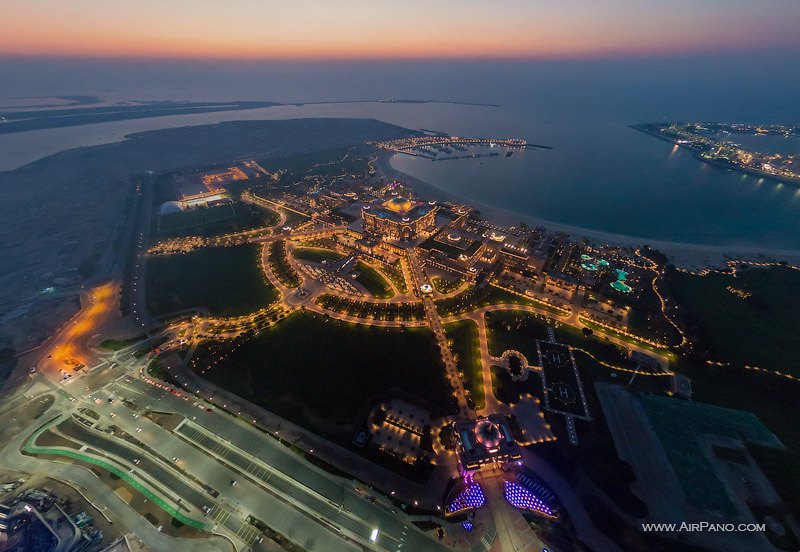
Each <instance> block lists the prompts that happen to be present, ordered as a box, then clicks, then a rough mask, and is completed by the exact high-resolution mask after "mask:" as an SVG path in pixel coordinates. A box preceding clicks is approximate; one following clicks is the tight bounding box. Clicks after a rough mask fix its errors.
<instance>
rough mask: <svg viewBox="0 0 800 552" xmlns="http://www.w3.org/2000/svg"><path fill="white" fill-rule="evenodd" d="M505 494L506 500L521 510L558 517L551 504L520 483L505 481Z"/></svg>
mask: <svg viewBox="0 0 800 552" xmlns="http://www.w3.org/2000/svg"><path fill="white" fill-rule="evenodd" d="M503 487H504V489H503V490H504V494H505V497H506V500H507V501H508V503H509V504H511V505H512V506H513V507H514V508H518V509H520V510H530V511H532V512H536V513H538V514H543V515H545V516H549V517H556V516H557V515H558V514H557V512H556V510H554V509H553V508H552V507H551V506H550V505H548V504H547V503H546V502H545V501H544V500H542V499H541V498H539V497H538V496H537V495H536V494H535V493H533V492H532V491H530V490H528V489H526V488H525V487H523V486H522V485H520V484H519V483H515V482H513V481H503Z"/></svg>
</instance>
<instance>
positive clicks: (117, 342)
mask: <svg viewBox="0 0 800 552" xmlns="http://www.w3.org/2000/svg"><path fill="white" fill-rule="evenodd" d="M145 337H147V336H146V335H144V334H141V335H137V336H136V337H131V338H130V339H106V340H103V341H102V342H101V343H100V345H98V347H100V348H101V349H105V350H107V351H119V350H120V349H124V348H125V347H130V346H131V345H133V344H134V343H138V342H139V341H141V340H142V339H144V338H145Z"/></svg>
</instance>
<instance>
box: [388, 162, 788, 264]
mask: <svg viewBox="0 0 800 552" xmlns="http://www.w3.org/2000/svg"><path fill="white" fill-rule="evenodd" d="M394 155H395V154H394V153H393V152H387V151H380V152H378V154H377V160H376V166H377V168H378V169H379V170H380V171H381V172H382V173H383V174H384V176H386V177H387V178H390V179H392V178H394V179H398V180H403V181H405V182H408V183H409V184H411V185H412V186H413V188H414V189H415V190H416V191H417V193H419V194H420V195H421V196H422V197H424V198H426V199H434V200H436V201H453V202H456V203H463V204H467V205H470V206H472V207H473V208H475V209H477V210H478V211H480V212H481V215H482V216H483V217H484V218H486V219H489V220H491V221H492V222H497V223H499V224H503V225H507V226H508V225H516V224H519V223H520V222H525V224H528V225H529V226H544V227H545V228H547V229H548V230H551V231H561V232H564V233H566V234H569V235H570V236H571V237H572V238H573V239H583V238H586V239H588V240H590V241H592V242H594V243H603V244H609V245H616V246H620V247H633V248H636V247H641V246H643V245H649V246H650V247H652V248H653V249H657V250H658V251H660V252H662V253H664V254H665V255H667V257H668V258H669V260H670V262H672V263H674V264H675V265H676V266H680V267H682V268H687V269H690V270H702V269H706V268H724V267H725V266H726V262H727V261H728V260H731V259H736V260H750V261H758V262H765V261H776V262H777V261H787V262H790V263H792V264H798V263H800V250H782V249H764V248H761V247H756V246H747V245H741V246H736V245H707V244H695V243H682V242H674V241H668V240H653V239H648V238H642V237H636V236H628V235H625V234H615V233H612V232H604V231H601V230H592V229H588V228H581V227H578V226H571V225H568V224H563V223H557V222H553V221H549V220H544V219H541V218H537V217H535V216H532V215H526V214H523V213H517V212H515V211H510V210H508V209H504V208H502V207H496V206H494V205H488V204H486V203H482V202H480V201H475V200H472V199H469V198H465V197H462V196H459V195H457V194H453V193H450V192H447V191H445V190H442V189H441V188H439V187H437V186H436V185H434V184H431V183H430V182H426V181H424V180H420V179H419V178H416V177H414V176H411V175H410V174H407V173H404V172H402V171H399V170H398V169H396V168H394V167H393V166H392V165H391V158H392V157H393V156H394Z"/></svg>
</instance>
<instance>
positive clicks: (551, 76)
mask: <svg viewBox="0 0 800 552" xmlns="http://www.w3.org/2000/svg"><path fill="white" fill-rule="evenodd" d="M745 61H747V60H745ZM745 61H743V60H741V59H724V58H715V59H711V58H709V59H704V58H691V59H679V60H659V61H642V60H630V61H594V62H503V63H499V62H495V63H490V62H472V63H469V62H424V63H422V62H416V63H413V62H380V63H378V62H369V63H368V62H362V63H355V62H354V63H331V64H320V65H312V64H303V63H294V64H288V63H287V64H257V63H228V64H222V63H215V64H211V65H209V64H200V63H197V64H190V63H178V62H175V63H174V64H167V63H164V64H153V63H150V64H147V63H132V62H131V63H128V64H124V63H123V64H120V63H116V64H114V63H104V62H100V61H94V62H79V61H69V62H61V63H56V62H50V61H45V62H41V63H44V64H45V66H44V67H42V66H41V63H40V65H39V66H38V67H37V68H36V70H34V69H33V68H32V67H33V65H26V64H24V63H23V62H22V61H19V60H16V61H9V60H5V61H0V70H2V71H3V74H4V77H5V78H4V80H5V81H6V82H9V83H10V86H8V87H6V89H5V90H4V91H3V92H0V94H2V96H3V97H5V98H11V97H19V96H42V95H52V94H93V95H97V96H99V97H102V98H106V99H109V100H130V99H135V100H163V99H182V100H209V99H218V100H251V99H252V100H255V99H260V100H274V101H279V102H315V101H317V102H318V101H341V100H371V99H381V98H404V99H443V100H459V101H472V102H480V103H496V104H500V107H481V106H469V105H454V104H447V103H427V104H379V103H343V104H323V105H305V106H302V107H277V108H268V109H262V110H253V111H248V112H239V113H233V114H231V113H225V114H203V115H191V116H179V117H165V118H156V119H149V120H140V121H124V122H116V123H103V124H98V125H87V126H84V127H74V128H67V129H55V130H48V131H36V132H30V133H24V134H15V135H6V136H0V167H3V168H10V167H11V166H13V165H14V164H15V163H16V164H19V162H20V160H25V161H30V160H33V159H35V158H37V157H41V156H43V155H46V154H49V153H54V152H55V151H58V150H60V149H64V148H68V147H75V146H78V145H91V144H96V143H100V142H103V141H109V140H118V139H120V138H121V137H122V136H124V135H125V134H128V133H130V132H136V131H140V130H153V129H158V128H164V127H168V126H183V125H186V124H202V123H207V122H218V121H222V120H236V119H245V118H247V119H271V118H290V117H310V116H325V117H339V116H346V117H373V118H377V119H381V120H385V121H388V122H392V123H396V124H399V125H402V126H406V127H409V128H426V129H435V130H441V131H446V132H449V133H453V134H461V135H470V136H486V137H515V138H525V139H527V140H528V141H530V142H533V143H538V144H545V145H549V146H552V147H553V148H554V149H552V150H529V151H525V152H516V153H514V155H512V156H511V157H504V156H501V157H496V158H487V159H480V160H458V161H437V162H431V161H428V160H424V159H419V158H412V157H408V156H396V157H395V158H393V159H392V165H393V167H395V168H396V169H398V170H400V171H403V172H406V173H408V174H410V175H413V176H415V177H417V178H420V179H422V180H425V181H427V182H429V183H431V184H433V185H435V186H436V187H439V188H441V189H443V190H444V191H447V192H450V193H453V194H457V195H459V196H462V197H464V198H466V199H470V200H474V201H479V202H482V203H485V204H488V205H492V206H496V207H499V208H503V209H507V210H510V211H513V212H516V213H519V214H520V215H528V216H532V217H536V218H539V219H542V220H547V221H552V222H556V223H560V224H565V225H570V226H576V227H580V228H585V229H589V230H596V231H602V232H610V233H616V234H625V235H628V236H634V237H637V238H641V239H642V240H644V241H647V240H663V241H676V242H684V243H692V244H707V245H724V246H732V247H733V246H742V247H757V248H767V249H787V250H797V249H800V190H799V189H798V188H795V187H792V186H788V185H785V184H778V183H774V182H771V181H767V180H761V179H759V178H755V177H749V176H743V175H740V174H737V173H733V172H729V171H725V170H721V169H718V168H715V167H712V166H709V165H706V164H704V163H701V162H699V161H697V160H695V159H693V158H692V156H691V155H690V154H689V153H687V152H686V151H678V150H674V149H673V147H672V146H671V145H670V144H668V143H667V142H663V141H660V140H658V139H655V138H652V137H650V136H647V135H645V134H642V133H639V132H637V131H635V130H632V129H631V128H629V126H628V125H630V124H634V123H639V122H645V121H662V120H720V121H730V122H733V121H743V122H761V123H777V122H787V123H800V103H798V101H797V98H798V97H800V76H798V75H797V74H796V72H793V71H791V67H792V66H793V63H792V60H790V59H788V58H787V59H786V60H775V59H771V60H760V59H753V60H749V61H748V62H747V63H748V65H747V66H748V70H747V71H742V70H741V67H742V63H744V62H745ZM48 64H49V65H48ZM786 75H790V76H788V77H787V76H786ZM9 77H10V78H9ZM2 99H3V98H0V105H2V103H3V102H2ZM778 146H779V147H780V150H781V151H782V152H784V153H786V152H792V151H800V140H795V141H787V142H786V143H781V144H778Z"/></svg>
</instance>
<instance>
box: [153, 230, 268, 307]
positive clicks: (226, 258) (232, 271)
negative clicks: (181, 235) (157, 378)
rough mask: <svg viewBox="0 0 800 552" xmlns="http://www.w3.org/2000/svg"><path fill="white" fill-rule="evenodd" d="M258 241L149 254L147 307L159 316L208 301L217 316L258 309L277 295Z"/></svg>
mask: <svg viewBox="0 0 800 552" xmlns="http://www.w3.org/2000/svg"><path fill="white" fill-rule="evenodd" d="M260 256H261V247H260V246H258V245H255V244H249V245H239V246H235V247H217V248H206V249H199V250H196V251H193V252H191V253H187V254H185V255H170V256H161V257H151V258H149V259H148V260H147V288H146V289H147V308H148V310H149V312H150V314H152V315H154V316H158V315H163V314H167V313H171V312H176V311H180V310H183V309H188V308H195V307H205V308H207V309H208V310H209V312H210V313H211V314H212V315H215V316H238V315H242V314H247V313H250V312H253V311H256V310H258V309H260V308H262V307H265V306H267V305H269V304H271V303H273V302H274V301H275V300H277V298H278V292H277V290H276V289H275V288H274V287H272V286H271V285H270V284H269V283H268V282H267V281H266V280H265V278H264V275H263V274H262V272H261V262H260Z"/></svg>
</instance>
